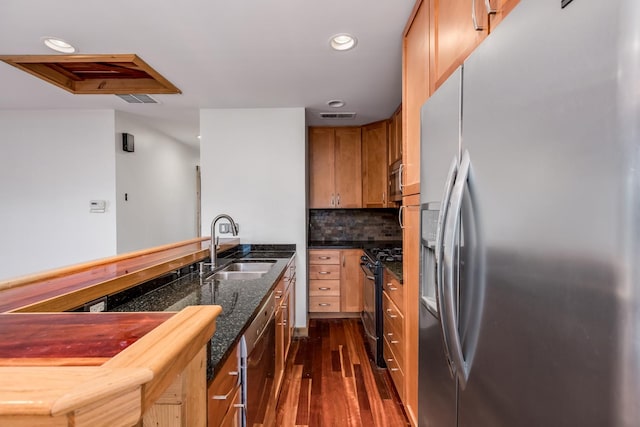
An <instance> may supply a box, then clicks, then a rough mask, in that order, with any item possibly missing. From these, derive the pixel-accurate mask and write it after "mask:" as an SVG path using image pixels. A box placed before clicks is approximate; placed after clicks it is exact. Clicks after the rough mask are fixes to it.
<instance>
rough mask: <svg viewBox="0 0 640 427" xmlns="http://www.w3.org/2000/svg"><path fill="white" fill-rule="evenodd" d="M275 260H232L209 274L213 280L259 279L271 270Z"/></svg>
mask: <svg viewBox="0 0 640 427" xmlns="http://www.w3.org/2000/svg"><path fill="white" fill-rule="evenodd" d="M274 264H275V261H270V260H269V261H260V262H232V263H231V264H229V265H227V266H226V267H225V268H223V269H222V270H220V271H218V272H217V273H214V274H213V275H211V276H209V277H208V279H213V280H253V279H259V278H261V277H262V276H264V275H265V274H267V273H268V272H269V270H271V268H272V267H273V266H274Z"/></svg>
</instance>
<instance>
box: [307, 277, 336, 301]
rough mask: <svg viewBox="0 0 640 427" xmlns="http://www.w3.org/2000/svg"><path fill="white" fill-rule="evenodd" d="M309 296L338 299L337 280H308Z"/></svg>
mask: <svg viewBox="0 0 640 427" xmlns="http://www.w3.org/2000/svg"><path fill="white" fill-rule="evenodd" d="M309 296H312V297H314V296H317V297H339V296H340V281H339V280H309Z"/></svg>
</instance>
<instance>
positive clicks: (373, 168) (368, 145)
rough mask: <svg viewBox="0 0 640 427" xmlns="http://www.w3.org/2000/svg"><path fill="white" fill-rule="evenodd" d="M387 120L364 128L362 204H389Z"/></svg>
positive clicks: (365, 205)
mask: <svg viewBox="0 0 640 427" xmlns="http://www.w3.org/2000/svg"><path fill="white" fill-rule="evenodd" d="M388 174H389V162H388V160H387V121H382V122H377V123H373V124H370V125H368V126H364V127H363V128H362V205H363V207H365V208H383V207H385V206H386V204H387V199H388V193H387V190H388V188H387V182H388V181H389V176H388Z"/></svg>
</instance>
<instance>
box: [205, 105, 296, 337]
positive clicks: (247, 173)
mask: <svg viewBox="0 0 640 427" xmlns="http://www.w3.org/2000/svg"><path fill="white" fill-rule="evenodd" d="M200 134H201V136H202V139H201V140H200V165H201V167H202V235H203V236H209V235H210V234H211V232H210V228H209V227H210V222H211V220H212V219H213V218H214V217H215V216H216V215H218V214H220V213H227V214H229V215H231V217H233V219H234V220H236V221H237V222H238V223H239V224H240V239H241V242H242V243H295V244H296V245H297V246H296V247H297V265H296V268H297V286H296V319H295V323H296V327H306V326H307V286H306V283H307V272H306V265H307V261H306V244H307V243H306V232H307V229H306V200H305V197H306V196H305V195H306V182H305V180H306V172H305V164H306V128H305V112H304V108H273V109H203V110H201V111H200ZM229 236H230V235H229ZM222 237H226V236H225V235H223V236H222Z"/></svg>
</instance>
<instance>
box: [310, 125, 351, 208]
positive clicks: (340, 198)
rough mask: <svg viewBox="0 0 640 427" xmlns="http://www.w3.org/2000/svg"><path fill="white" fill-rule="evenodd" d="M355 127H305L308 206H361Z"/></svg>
mask: <svg viewBox="0 0 640 427" xmlns="http://www.w3.org/2000/svg"><path fill="white" fill-rule="evenodd" d="M361 151H362V141H361V131H360V128H359V127H354V128H346V127H345V128H329V127H318V128H309V207H310V208H311V209H323V208H329V209H331V208H360V207H362V166H361V161H362V153H361Z"/></svg>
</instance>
